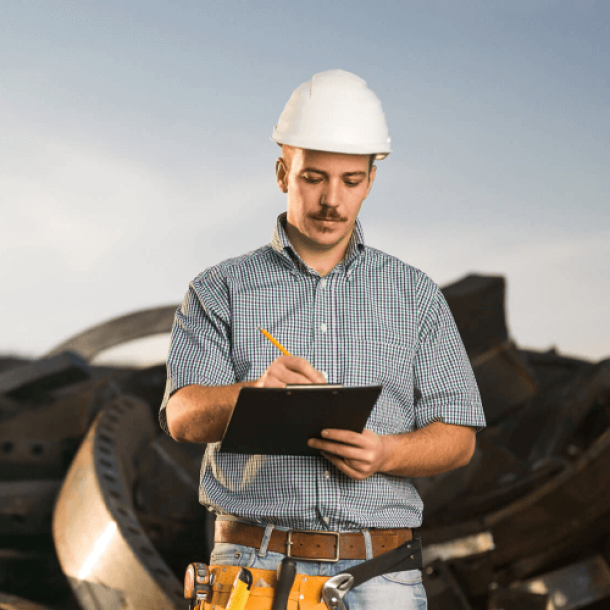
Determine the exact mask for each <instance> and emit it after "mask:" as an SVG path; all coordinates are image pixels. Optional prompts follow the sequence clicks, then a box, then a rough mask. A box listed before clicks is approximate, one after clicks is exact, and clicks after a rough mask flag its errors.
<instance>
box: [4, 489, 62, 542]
mask: <svg viewBox="0 0 610 610" xmlns="http://www.w3.org/2000/svg"><path fill="white" fill-rule="evenodd" d="M60 486H61V480H50V481H0V536H32V535H35V534H41V533H50V531H51V517H52V514H53V505H54V503H55V498H56V497H57V494H58V492H59V488H60Z"/></svg>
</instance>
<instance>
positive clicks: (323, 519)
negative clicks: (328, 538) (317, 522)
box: [322, 517, 330, 523]
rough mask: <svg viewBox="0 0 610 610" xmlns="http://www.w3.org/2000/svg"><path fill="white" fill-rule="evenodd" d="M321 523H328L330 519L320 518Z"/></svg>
mask: <svg viewBox="0 0 610 610" xmlns="http://www.w3.org/2000/svg"><path fill="white" fill-rule="evenodd" d="M322 521H324V523H328V522H329V521H330V519H329V518H328V517H322Z"/></svg>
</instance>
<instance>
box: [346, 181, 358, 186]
mask: <svg viewBox="0 0 610 610" xmlns="http://www.w3.org/2000/svg"><path fill="white" fill-rule="evenodd" d="M345 184H346V185H347V186H358V185H359V184H360V182H346V183H345Z"/></svg>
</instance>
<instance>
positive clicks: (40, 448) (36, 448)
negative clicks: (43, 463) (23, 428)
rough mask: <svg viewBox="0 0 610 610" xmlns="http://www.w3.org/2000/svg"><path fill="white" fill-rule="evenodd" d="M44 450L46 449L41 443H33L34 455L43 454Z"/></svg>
mask: <svg viewBox="0 0 610 610" xmlns="http://www.w3.org/2000/svg"><path fill="white" fill-rule="evenodd" d="M43 451H44V447H43V446H42V445H41V444H40V443H36V444H35V445H32V453H33V454H34V455H42V452H43Z"/></svg>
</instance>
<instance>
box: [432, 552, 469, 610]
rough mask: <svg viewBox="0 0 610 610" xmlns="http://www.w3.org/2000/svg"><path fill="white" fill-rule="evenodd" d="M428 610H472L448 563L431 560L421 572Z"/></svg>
mask: <svg viewBox="0 0 610 610" xmlns="http://www.w3.org/2000/svg"><path fill="white" fill-rule="evenodd" d="M422 577H423V583H424V587H425V588H426V596H427V598H428V610H473V608H472V606H471V605H470V603H469V602H468V599H467V597H466V594H465V592H464V591H463V590H462V588H461V587H460V585H459V584H458V582H457V580H456V579H455V576H454V575H453V573H452V571H451V568H450V567H449V565H448V564H447V563H446V562H444V561H440V560H438V559H437V560H436V561H433V562H432V563H431V564H430V565H429V566H427V567H426V568H424V570H423V572H422Z"/></svg>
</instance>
